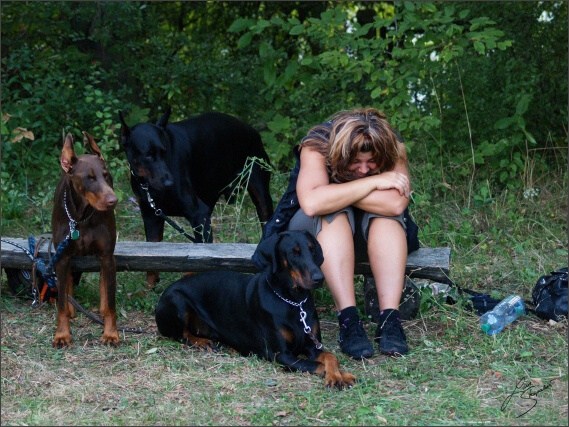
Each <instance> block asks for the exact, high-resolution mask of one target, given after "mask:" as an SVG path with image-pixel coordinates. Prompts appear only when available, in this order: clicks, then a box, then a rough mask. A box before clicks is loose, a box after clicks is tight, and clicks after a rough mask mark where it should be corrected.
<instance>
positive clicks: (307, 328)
mask: <svg viewBox="0 0 569 427" xmlns="http://www.w3.org/2000/svg"><path fill="white" fill-rule="evenodd" d="M267 283H268V284H269V286H270V282H269V278H268V277H267ZM271 289H272V287H271ZM273 292H274V293H275V295H276V296H278V297H279V298H280V299H282V300H283V301H284V302H286V303H287V304H290V305H293V306H295V307H298V308H299V310H300V321H301V322H302V324H303V325H304V333H305V334H307V335H308V336H309V337H310V339H311V340H312V341H313V342H314V345H315V346H316V348H317V349H318V350H320V349H321V348H322V343H321V342H320V341H318V339H317V338H316V336H314V334H313V333H312V328H311V327H310V326H308V325H307V324H306V311H304V309H303V308H302V304H304V303H305V302H306V300H307V299H308V297H306V298H304V299H303V300H302V301H300V302H294V301H291V300H289V299H286V298H284V297H282V296H280V295H279V294H278V293H277V291H275V290H274V289H273Z"/></svg>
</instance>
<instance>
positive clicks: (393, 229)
mask: <svg viewBox="0 0 569 427" xmlns="http://www.w3.org/2000/svg"><path fill="white" fill-rule="evenodd" d="M397 238H399V239H402V240H403V241H405V228H404V227H403V224H401V222H400V221H399V220H398V219H397V217H393V218H391V217H377V218H371V219H370V221H369V227H368V233H367V241H368V244H369V243H370V242H378V241H380V242H381V241H384V242H385V244H392V243H395V242H394V241H393V239H397Z"/></svg>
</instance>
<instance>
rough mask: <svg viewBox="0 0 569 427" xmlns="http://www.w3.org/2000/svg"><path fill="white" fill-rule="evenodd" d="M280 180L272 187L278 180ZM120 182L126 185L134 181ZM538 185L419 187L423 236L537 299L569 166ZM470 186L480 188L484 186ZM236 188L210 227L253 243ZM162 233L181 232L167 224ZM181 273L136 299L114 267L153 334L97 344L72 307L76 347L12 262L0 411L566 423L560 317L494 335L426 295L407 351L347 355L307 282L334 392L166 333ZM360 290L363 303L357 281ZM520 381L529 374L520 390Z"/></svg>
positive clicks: (460, 276) (502, 287)
mask: <svg viewBox="0 0 569 427" xmlns="http://www.w3.org/2000/svg"><path fill="white" fill-rule="evenodd" d="M418 172H420V171H418ZM281 178H282V177H278V179H277V180H276V181H278V182H279V188H274V189H273V194H282V190H283V188H281V187H282V186H283V179H281ZM115 182H116V184H115V186H118V187H119V188H120V189H121V191H122V192H123V193H124V194H130V190H129V188H128V183H127V182H126V181H124V182H123V180H120V179H119V180H116V181H115ZM284 185H286V181H285V180H284ZM484 185H485V186H486V187H487V184H486V183H484ZM480 186H482V184H480ZM540 187H541V188H542V191H541V192H540V194H539V195H538V196H537V197H531V198H528V199H525V198H524V197H523V189H520V190H519V191H518V192H514V191H503V192H499V191H497V190H495V189H490V190H491V192H492V193H493V200H492V201H489V202H488V201H487V202H484V200H482V201H481V202H480V203H472V204H471V205H470V206H468V205H469V203H466V202H465V195H464V194H461V191H460V188H461V187H456V188H457V189H456V190H453V193H452V194H448V193H441V194H439V195H437V196H436V197H433V198H432V199H426V198H422V199H421V198H420V197H417V199H416V200H415V204H414V207H413V211H412V213H413V214H414V217H415V219H416V220H417V222H418V223H419V226H420V234H419V237H420V239H421V243H422V244H423V245H424V246H450V247H451V249H452V258H451V277H452V279H453V280H454V281H455V283H456V284H457V285H459V286H461V287H464V288H468V289H473V290H477V291H484V292H488V293H492V295H493V296H495V297H500V298H501V297H504V296H506V295H508V294H512V293H520V294H521V295H523V296H524V298H526V299H529V298H531V290H532V289H533V285H534V284H535V282H536V281H537V279H538V278H539V276H540V275H542V274H547V273H549V272H550V271H551V270H553V269H555V268H559V267H562V266H564V265H566V264H567V199H566V195H567V173H566V171H552V173H551V176H549V177H544V178H542V180H541V181H540ZM464 188H466V187H464ZM416 191H417V195H418V196H420V195H421V194H428V193H429V194H435V192H436V191H437V190H436V189H434V188H430V187H429V188H421V186H418V188H417V189H416ZM473 191H475V192H478V193H477V194H479V193H480V189H477V188H476V186H473ZM480 194H481V193H480ZM238 200H239V201H240V202H239V203H238V204H237V205H236V206H233V205H227V204H226V203H224V202H220V203H219V204H218V206H216V210H215V213H214V218H213V227H214V233H215V234H214V235H215V241H236V242H251V243H254V242H256V241H258V239H259V237H260V227H259V224H258V221H257V219H256V215H255V213H254V209H253V208H252V206H251V205H250V201H249V199H248V197H246V198H238ZM560 201H561V203H560ZM34 209H35V210H34ZM45 209H47V208H45ZM40 214H41V215H38V212H37V206H35V207H32V208H30V209H28V211H26V213H25V214H24V217H23V218H22V220H20V221H10V222H4V223H3V224H2V235H5V236H16V237H25V236H27V235H29V234H40V233H42V232H45V231H47V230H45V229H40V228H38V227H39V225H38V224H39V223H38V222H34V221H33V220H32V218H34V217H38V216H42V217H45V216H46V212H43V213H42V212H40ZM117 221H118V230H119V239H121V240H144V238H143V232H142V230H143V227H142V221H141V219H140V215H139V213H138V212H137V211H136V205H135V204H134V203H132V202H130V201H129V200H128V198H124V199H123V200H122V201H121V203H120V206H119V208H118V210H117ZM176 221H177V222H179V223H180V224H181V225H182V226H183V227H184V228H186V227H189V225H188V224H187V223H186V222H185V221H184V220H181V219H179V218H176ZM165 240H168V241H184V238H183V237H181V236H179V235H178V233H177V232H176V231H175V230H172V229H168V228H167V229H166V235H165ZM178 277H179V274H175V273H163V274H162V275H161V278H162V281H161V282H160V283H159V285H158V287H157V289H156V291H155V292H152V293H150V294H148V295H146V296H144V297H142V296H140V295H139V294H137V291H138V290H140V289H141V288H142V287H143V286H144V273H142V272H130V273H126V272H121V273H118V283H119V289H118V295H117V304H118V309H119V325H121V326H128V327H140V328H142V329H144V330H146V331H147V333H142V334H135V333H121V344H120V345H119V347H117V348H107V347H103V346H101V345H100V343H99V340H100V335H101V333H102V327H101V326H100V325H97V324H94V323H93V322H91V321H90V320H89V319H87V318H86V317H85V316H83V315H82V314H80V313H79V314H78V315H77V317H76V319H75V320H74V321H73V322H72V332H73V343H74V346H73V347H72V348H70V349H67V350H54V349H53V348H52V347H51V340H52V339H53V334H54V332H55V325H56V314H57V312H56V308H55V307H54V306H53V305H50V304H44V305H42V306H41V307H40V308H38V309H32V308H31V305H30V303H31V301H30V300H25V299H18V298H14V297H13V296H12V295H11V294H10V291H9V289H8V287H7V285H6V283H5V276H4V274H3V276H2V287H1V292H2V294H1V306H0V312H1V321H2V323H1V350H2V364H1V371H2V375H1V393H2V395H1V398H2V405H1V419H2V421H1V422H2V425H124V426H126V425H567V424H568V423H567V415H568V414H567V400H568V392H567V388H568V372H567V363H568V360H567V349H568V345H567V321H564V322H560V323H556V324H550V323H548V322H545V321H543V320H541V319H538V318H537V317H535V316H533V315H527V316H524V317H522V318H520V319H518V320H517V321H516V322H515V323H513V324H512V325H510V326H508V327H507V328H506V329H505V330H504V331H502V332H501V333H500V334H498V335H496V336H494V337H488V336H486V335H484V334H482V333H481V332H480V331H479V328H478V316H476V315H475V314H473V313H472V312H469V311H467V310H465V309H464V308H463V306H462V305H461V304H453V305H449V304H446V303H445V302H444V301H441V300H438V299H434V298H433V299H432V300H431V301H430V302H429V304H425V305H423V307H424V309H423V310H422V311H421V312H420V314H419V316H418V317H417V318H415V319H413V320H410V321H406V322H404V328H405V332H406V334H407V338H408V344H409V347H410V353H409V354H408V355H407V356H405V357H401V358H390V357H387V356H383V355H379V354H377V355H375V356H374V357H373V358H371V359H368V360H365V361H354V360H352V359H349V358H347V357H346V356H345V355H343V354H342V353H341V352H340V350H339V347H338V343H337V333H338V328H337V321H336V319H335V312H334V310H333V304H332V301H331V298H330V295H329V292H327V290H326V289H325V288H324V289H319V290H317V291H316V292H315V293H314V295H315V299H316V302H317V306H318V307H320V309H321V314H320V318H321V324H322V330H323V340H322V342H323V344H324V346H325V348H326V349H327V350H330V351H332V352H334V353H335V354H336V355H337V356H338V359H339V361H340V364H341V366H342V369H345V370H347V371H349V372H352V373H354V374H355V375H356V377H357V378H358V383H357V385H356V386H355V387H354V388H353V389H351V390H344V391H331V390H326V389H324V387H323V380H322V379H321V378H318V377H317V376H314V375H309V374H303V373H290V372H285V371H284V370H282V369H281V368H280V367H278V366H277V365H275V364H272V363H270V362H267V361H264V360H259V359H257V358H254V357H250V358H244V357H241V356H239V355H236V354H234V353H233V352H232V351H231V350H230V349H228V348H222V350H221V351H220V352H219V353H215V354H211V353H202V352H199V351H195V350H193V349H188V348H187V347H184V346H182V345H180V344H178V343H175V342H172V341H170V340H167V339H165V338H163V337H160V336H159V335H157V334H156V325H155V322H154V314H153V311H154V307H155V305H156V303H157V301H158V298H159V296H160V293H161V292H162V291H163V290H164V289H165V287H166V286H167V285H168V284H169V283H171V282H173V281H174V280H176V279H177V278H178ZM97 282H98V274H95V273H86V274H84V277H83V279H82V283H81V284H80V285H79V286H78V287H77V289H76V292H75V296H76V299H77V300H78V301H79V302H80V303H81V304H82V305H83V306H84V307H85V308H86V309H88V310H91V311H95V312H96V311H97V306H98V284H97ZM357 298H358V302H359V303H360V307H361V308H362V311H363V304H362V301H363V289H361V287H359V288H358V294H357ZM365 327H366V330H367V332H368V335H369V336H370V337H372V336H373V334H374V332H375V327H376V325H375V324H374V323H373V322H371V321H369V319H367V321H366V323H365ZM516 385H523V386H524V387H525V389H526V395H524V396H522V395H521V392H520V390H516ZM529 392H531V393H534V395H533V396H531V397H532V398H533V399H534V400H535V406H534V407H532V405H533V404H534V401H533V400H531V399H527V397H528V396H527V394H528V393H529ZM524 397H526V398H524Z"/></svg>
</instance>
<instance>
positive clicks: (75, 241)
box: [51, 132, 119, 348]
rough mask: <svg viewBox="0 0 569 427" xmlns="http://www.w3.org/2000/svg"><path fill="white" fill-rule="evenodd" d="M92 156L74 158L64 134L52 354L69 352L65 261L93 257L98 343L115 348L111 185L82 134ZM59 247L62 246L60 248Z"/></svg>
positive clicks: (70, 310)
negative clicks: (101, 324)
mask: <svg viewBox="0 0 569 427" xmlns="http://www.w3.org/2000/svg"><path fill="white" fill-rule="evenodd" d="M83 135H84V136H85V139H84V142H85V143H87V142H88V143H89V146H90V148H91V151H92V152H93V154H82V155H80V156H77V155H76V154H75V150H74V147H73V138H72V136H71V134H70V133H68V134H67V136H66V138H65V142H64V144H63V150H62V151H61V157H60V164H61V167H62V169H63V174H62V176H61V179H60V181H59V183H58V184H57V188H56V190H55V195H54V200H53V203H54V204H53V212H52V218H51V226H52V233H53V244H54V245H55V247H59V245H60V244H61V243H62V242H64V241H65V240H67V247H66V248H65V250H64V251H63V253H62V255H61V257H60V259H59V260H58V261H57V263H56V264H55V272H56V276H57V289H58V296H57V311H58V315H57V331H56V333H55V338H54V339H53V346H54V347H55V348H63V347H69V346H71V328H70V319H71V318H72V317H74V315H75V309H74V307H73V306H72V305H71V303H70V302H69V300H68V298H67V295H68V294H69V295H71V296H73V275H72V271H71V257H72V256H74V255H83V256H84V255H95V256H97V257H98V258H99V260H100V261H101V271H100V277H99V293H100V300H101V301H100V315H101V316H102V317H103V320H104V330H103V337H102V343H103V344H110V345H113V346H116V345H117V344H118V342H119V334H118V330H117V314H116V302H115V297H116V288H117V281H116V265H115V256H114V251H115V243H116V221H115V212H114V209H115V207H116V205H117V201H118V199H117V196H116V194H115V192H114V190H113V179H112V177H111V174H110V172H109V171H108V170H107V167H106V163H105V159H104V158H103V155H102V153H101V150H100V149H99V147H98V146H97V144H96V143H95V140H94V139H93V137H92V136H91V135H89V134H88V133H87V132H83ZM64 243H65V242H64Z"/></svg>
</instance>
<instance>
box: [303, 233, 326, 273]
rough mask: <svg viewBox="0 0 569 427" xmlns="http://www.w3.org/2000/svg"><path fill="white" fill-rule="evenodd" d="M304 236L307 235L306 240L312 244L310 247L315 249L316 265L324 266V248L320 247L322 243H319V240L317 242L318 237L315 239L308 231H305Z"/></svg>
mask: <svg viewBox="0 0 569 427" xmlns="http://www.w3.org/2000/svg"><path fill="white" fill-rule="evenodd" d="M303 232H304V234H305V235H306V238H307V239H308V241H309V242H310V245H312V246H313V247H314V255H313V256H314V263H315V264H316V265H317V266H318V267H320V266H321V265H322V263H323V262H324V254H323V253H322V246H320V243H318V240H316V237H314V236H313V235H312V234H311V233H309V232H308V231H306V230H303Z"/></svg>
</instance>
